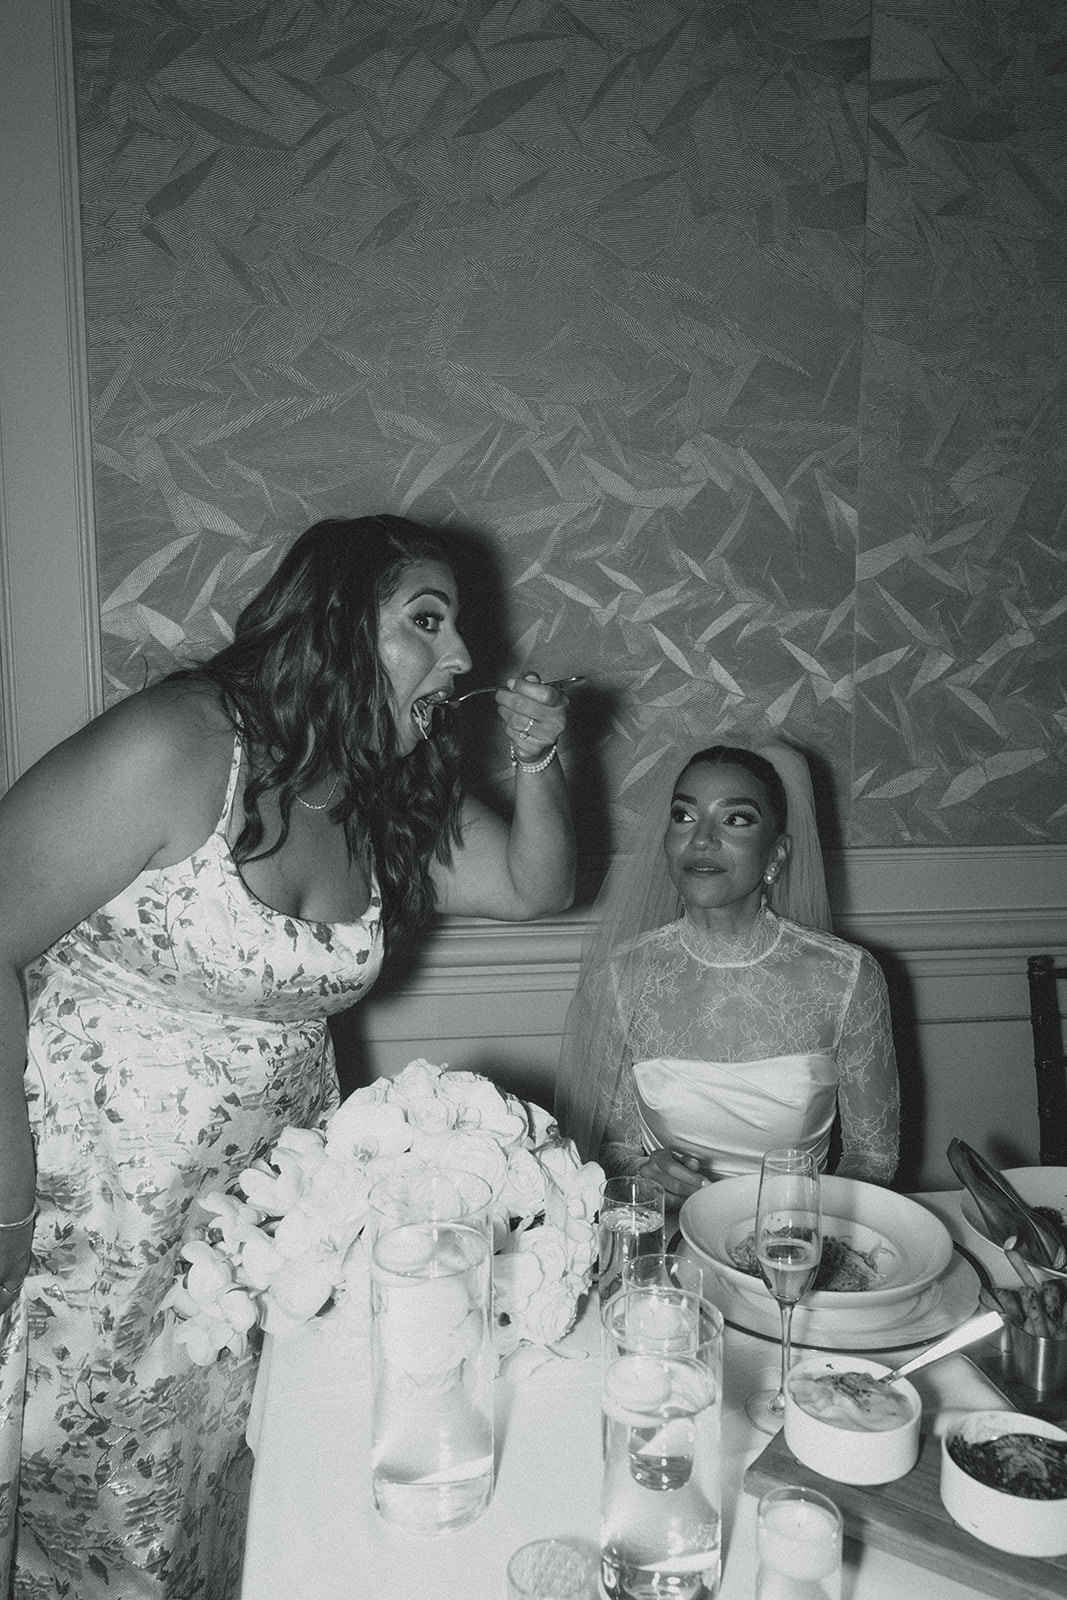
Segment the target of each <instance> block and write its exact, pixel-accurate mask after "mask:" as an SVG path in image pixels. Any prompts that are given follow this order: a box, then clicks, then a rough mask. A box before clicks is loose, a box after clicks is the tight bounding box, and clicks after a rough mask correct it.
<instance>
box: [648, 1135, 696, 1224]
mask: <svg viewBox="0 0 1067 1600" xmlns="http://www.w3.org/2000/svg"><path fill="white" fill-rule="evenodd" d="M641 1176H642V1177H645V1178H652V1179H653V1180H654V1182H656V1183H659V1184H662V1185H663V1192H664V1194H665V1195H666V1197H667V1209H668V1210H672V1209H673V1208H674V1207H675V1206H680V1205H681V1203H682V1201H683V1200H688V1198H689V1196H690V1195H691V1194H695V1193H696V1191H697V1190H698V1189H703V1188H704V1186H705V1185H706V1184H707V1183H709V1182H710V1181H711V1180H710V1179H709V1178H705V1177H704V1175H703V1173H702V1172H701V1170H700V1164H699V1162H698V1161H697V1158H696V1156H680V1155H677V1154H675V1152H674V1151H673V1150H653V1152H652V1154H651V1155H650V1156H648V1157H646V1159H645V1160H644V1161H643V1162H642V1164H641Z"/></svg>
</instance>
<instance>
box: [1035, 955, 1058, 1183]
mask: <svg viewBox="0 0 1067 1600" xmlns="http://www.w3.org/2000/svg"><path fill="white" fill-rule="evenodd" d="M1026 976H1027V981H1028V983H1029V985H1030V1024H1031V1026H1032V1028H1033V1030H1034V1071H1035V1073H1036V1075H1037V1126H1038V1134H1039V1138H1040V1151H1039V1160H1040V1162H1041V1165H1042V1166H1043V1167H1067V1055H1065V1052H1064V1044H1063V1015H1064V1014H1063V1010H1062V1009H1061V1006H1060V993H1059V988H1058V985H1059V983H1060V982H1067V959H1064V960H1057V959H1056V958H1055V957H1054V956H1031V957H1030V958H1029V960H1028V961H1027V963H1026Z"/></svg>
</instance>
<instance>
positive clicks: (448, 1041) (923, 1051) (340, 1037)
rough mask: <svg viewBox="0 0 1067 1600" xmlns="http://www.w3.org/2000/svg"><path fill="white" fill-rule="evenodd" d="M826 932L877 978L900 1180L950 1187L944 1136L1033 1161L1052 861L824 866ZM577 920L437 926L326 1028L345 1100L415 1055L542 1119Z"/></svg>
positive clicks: (1028, 853) (950, 858) (914, 854)
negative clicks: (898, 1111)
mask: <svg viewBox="0 0 1067 1600" xmlns="http://www.w3.org/2000/svg"><path fill="white" fill-rule="evenodd" d="M827 866H828V877H829V880H830V884H831V898H832V901H833V904H834V913H835V925H836V927H837V930H838V932H839V933H840V934H841V935H842V936H843V937H845V938H849V939H853V940H855V942H856V943H859V944H863V945H865V946H866V947H867V948H868V949H870V950H871V951H873V953H874V954H875V955H876V956H878V958H879V959H880V961H881V962H882V965H883V968H884V970H885V972H886V976H887V979H888V981H889V986H890V992H891V995H892V1001H893V1014H894V1028H895V1031H896V1037H897V1049H898V1055H899V1060H900V1072H901V1085H902V1097H903V1106H904V1140H903V1158H902V1167H901V1173H900V1181H901V1183H902V1185H903V1186H904V1187H906V1188H916V1187H918V1188H951V1187H955V1180H954V1178H953V1175H952V1171H951V1168H950V1167H949V1165H948V1162H947V1160H946V1157H945V1150H946V1148H947V1145H948V1142H949V1140H950V1139H951V1138H952V1137H953V1135H958V1136H959V1137H961V1138H964V1139H966V1140H967V1141H968V1143H970V1144H973V1145H975V1146H976V1147H977V1148H979V1149H981V1150H982V1151H983V1152H984V1153H986V1154H988V1155H989V1156H990V1157H991V1158H992V1159H995V1160H997V1161H1000V1162H1002V1163H1003V1164H1004V1165H1028V1164H1031V1163H1033V1162H1036V1160H1037V1113H1036V1104H1035V1096H1034V1082H1033V1049H1032V1041H1031V1036H1030V1023H1029V1014H1030V1013H1029V997H1028V992H1027V985H1026V958H1027V956H1028V955H1031V954H1034V953H1037V952H1039V951H1049V952H1052V953H1054V954H1060V955H1062V954H1067V848H1065V847H1061V846H1053V847H1045V846H1035V847H1033V848H1032V849H1017V850H1011V849H968V850H866V851H864V850H857V851H842V852H838V853H836V854H833V855H831V856H830V857H828V862H827ZM592 918H593V913H592V912H591V910H590V909H589V908H584V909H578V910H575V911H572V912H569V913H568V914H567V915H565V916H563V917H559V918H552V919H547V920H545V921H542V922H537V923H530V924H520V925H512V924H499V923H490V922H481V921H476V920H463V921H458V920H457V921H451V922H446V923H442V924H441V925H440V926H439V927H437V928H436V929H435V930H434V932H433V933H432V934H431V935H430V936H429V937H428V938H427V940H426V941H425V944H424V946H423V948H422V949H421V951H420V952H419V955H418V958H417V959H416V960H415V961H414V962H413V964H412V965H411V966H410V967H409V969H408V970H407V971H406V972H404V973H402V974H398V975H397V976H396V978H395V979H394V980H392V981H389V982H386V983H383V985H382V987H381V989H380V990H379V991H377V992H376V993H374V994H372V995H371V997H370V998H369V999H368V1000H367V1001H365V1002H364V1003H363V1005H362V1006H360V1007H357V1008H356V1009H355V1010H354V1011H352V1012H350V1013H348V1014H347V1015H346V1016H345V1017H344V1018H342V1019H341V1020H340V1022H339V1023H338V1026H337V1028H336V1030H335V1036H336V1038H337V1044H338V1054H339V1059H340V1062H341V1066H342V1075H343V1077H344V1079H345V1082H346V1086H351V1085H352V1084H354V1083H356V1082H360V1081H366V1080H367V1079H369V1078H373V1077H377V1076H380V1075H382V1074H392V1073H394V1072H396V1071H397V1070H398V1069H399V1068H400V1067H402V1066H404V1065H405V1063H406V1062H408V1061H410V1060H412V1059H414V1058H415V1057H417V1056H424V1057H425V1058H427V1059H428V1060H430V1061H438V1062H440V1061H447V1062H448V1063H449V1064H450V1065H451V1066H453V1067H464V1068H468V1069H471V1070H476V1071H482V1072H486V1073H488V1074H489V1075H490V1076H491V1077H493V1078H494V1080H495V1081H497V1082H499V1083H500V1084H501V1085H502V1086H504V1087H507V1088H510V1089H514V1090H516V1091H518V1092H521V1093H524V1094H530V1095H533V1096H534V1097H535V1098H536V1099H538V1100H540V1101H541V1102H542V1103H544V1104H549V1105H550V1104H551V1097H552V1089H553V1084H554V1081H555V1071H556V1064H557V1061H558V1058H559V1047H560V1040H561V1036H562V1030H563V1022H564V1018H565V1016H566V1011H567V1006H568V1004H569V1002H570V999H571V996H572V994H573V992H574V987H575V983H576V981H577V975H578V963H579V956H580V953H581V944H582V937H583V935H584V933H585V932H586V931H587V930H588V928H589V927H590V926H591V925H592Z"/></svg>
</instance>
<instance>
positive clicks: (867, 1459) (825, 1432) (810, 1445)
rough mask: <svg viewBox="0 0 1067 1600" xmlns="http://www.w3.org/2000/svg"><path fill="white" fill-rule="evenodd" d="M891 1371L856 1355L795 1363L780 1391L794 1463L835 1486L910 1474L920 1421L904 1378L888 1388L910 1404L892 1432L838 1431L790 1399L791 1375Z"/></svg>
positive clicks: (876, 1375) (913, 1393)
mask: <svg viewBox="0 0 1067 1600" xmlns="http://www.w3.org/2000/svg"><path fill="white" fill-rule="evenodd" d="M891 1371H892V1368H891V1367H887V1366H884V1365H883V1363H882V1362H880V1361H866V1360H864V1359H863V1358H862V1357H860V1356H853V1355H839V1356H810V1357H808V1358H807V1359H806V1360H804V1361H798V1362H797V1364H796V1366H795V1367H794V1368H793V1369H792V1371H791V1372H790V1374H789V1382H788V1383H787V1384H786V1388H785V1442H786V1444H787V1445H788V1446H789V1448H790V1450H792V1452H793V1454H794V1455H795V1456H796V1458H797V1460H798V1461H802V1462H803V1463H804V1465H805V1466H806V1467H810V1468H811V1469H812V1471H813V1472H821V1473H822V1475H823V1477H824V1478H832V1479H834V1480H835V1482H837V1483H855V1484H868V1483H890V1482H891V1481H892V1480H893V1479H894V1478H902V1477H903V1476H904V1474H905V1473H906V1472H910V1471H911V1469H912V1467H913V1466H914V1465H915V1463H916V1461H917V1460H918V1457H919V1421H920V1418H921V1416H922V1400H921V1399H920V1397H919V1391H918V1390H917V1389H916V1388H915V1386H914V1384H911V1383H909V1382H908V1380H907V1378H899V1379H898V1380H897V1382H896V1383H895V1384H894V1385H893V1388H894V1389H895V1390H896V1392H897V1393H898V1394H900V1395H902V1396H903V1397H904V1398H905V1399H906V1400H907V1401H908V1405H909V1408H910V1409H909V1414H908V1418H907V1421H906V1422H902V1423H901V1424H900V1425H899V1427H896V1428H881V1429H878V1430H875V1431H861V1430H859V1429H854V1428H841V1427H837V1426H835V1424H834V1423H832V1422H826V1421H824V1420H823V1419H822V1418H821V1417H813V1416H812V1415H811V1413H810V1412H809V1411H805V1410H804V1408H803V1406H801V1405H798V1404H797V1402H796V1401H795V1400H794V1398H793V1394H792V1387H791V1385H792V1382H793V1379H794V1378H795V1377H798V1376H804V1377H809V1378H817V1377H819V1376H820V1375H821V1374H823V1373H827V1372H866V1373H869V1374H870V1375H871V1377H872V1378H881V1377H884V1376H885V1374H886V1373H887V1372H891Z"/></svg>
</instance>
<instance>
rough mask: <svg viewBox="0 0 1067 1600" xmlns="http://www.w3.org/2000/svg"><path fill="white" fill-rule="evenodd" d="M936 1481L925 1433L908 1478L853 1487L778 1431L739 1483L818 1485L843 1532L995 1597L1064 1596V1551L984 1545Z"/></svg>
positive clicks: (936, 1447)
mask: <svg viewBox="0 0 1067 1600" xmlns="http://www.w3.org/2000/svg"><path fill="white" fill-rule="evenodd" d="M940 1480H941V1441H940V1439H937V1438H934V1437H933V1436H932V1435H930V1434H923V1436H922V1441H921V1445H920V1449H919V1459H918V1461H917V1463H916V1465H915V1466H914V1467H913V1468H912V1470H911V1472H909V1473H908V1474H907V1476H906V1477H903V1478H898V1479H897V1480H896V1481H895V1482H894V1483H880V1484H875V1485H874V1486H873V1487H870V1488H856V1487H854V1486H853V1485H851V1484H847V1483H837V1482H836V1481H834V1480H831V1479H830V1478H824V1477H823V1475H822V1474H821V1473H820V1472H812V1471H811V1469H810V1468H809V1467H805V1466H802V1465H801V1463H800V1462H799V1461H798V1460H797V1458H796V1456H795V1455H794V1454H793V1452H792V1451H791V1450H790V1449H789V1446H788V1445H787V1444H786V1442H785V1439H784V1438H783V1436H782V1434H780V1433H778V1434H776V1435H775V1437H774V1438H773V1439H772V1440H771V1442H770V1444H769V1445H768V1446H767V1448H766V1449H765V1450H764V1451H763V1453H762V1454H761V1455H759V1456H757V1457H756V1459H755V1461H753V1463H752V1465H751V1466H750V1467H749V1469H748V1471H747V1472H746V1473H745V1480H744V1484H745V1488H746V1489H747V1490H748V1492H749V1494H754V1495H760V1494H763V1493H764V1491H765V1490H767V1489H776V1488H777V1487H778V1486H779V1485H780V1484H783V1483H796V1484H800V1485H802V1486H803V1487H805V1488H809V1489H818V1490H820V1492H821V1493H822V1494H825V1495H829V1497H830V1499H831V1500H833V1501H834V1503H835V1504H836V1505H837V1506H839V1507H840V1510H841V1515H842V1517H843V1518H844V1522H845V1535H846V1537H848V1538H853V1539H859V1540H860V1541H861V1542H862V1543H863V1544H867V1545H872V1546H873V1547H874V1548H875V1549H877V1550H887V1551H888V1552H889V1554H890V1555H894V1556H899V1557H900V1558H901V1559H902V1560H903V1561H911V1562H914V1563H915V1565H916V1566H920V1567H927V1568H929V1569H930V1571H932V1572H940V1573H942V1574H943V1575H944V1576H945V1577H947V1578H954V1579H955V1581H956V1582H957V1583H965V1584H970V1586H971V1588H972V1589H977V1590H978V1591H979V1593H981V1594H989V1595H994V1596H995V1597H996V1600H1047V1597H1054V1600H1060V1597H1062V1596H1067V1556H1056V1557H1053V1558H1049V1559H1042V1560H1038V1559H1037V1558H1036V1557H1033V1556H1009V1555H1006V1554H1005V1553H1004V1551H1003V1550H994V1549H993V1547H992V1545H988V1544H982V1542H981V1541H980V1540H978V1539H975V1538H973V1537H972V1535H971V1534H969V1533H965V1532H964V1530H963V1529H962V1528H960V1527H959V1526H957V1524H956V1523H955V1522H953V1520H952V1518H951V1517H950V1516H949V1514H948V1512H947V1511H946V1510H945V1508H944V1506H943V1505H942V1504H941V1492H940Z"/></svg>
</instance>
